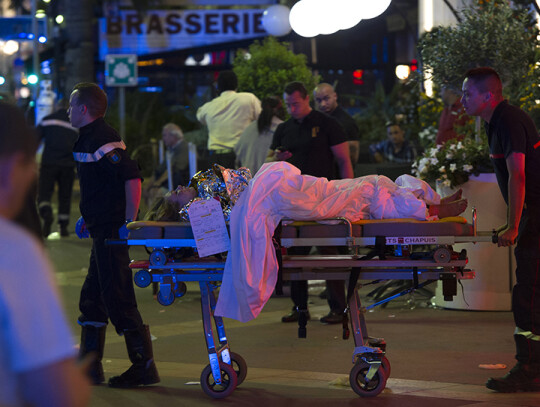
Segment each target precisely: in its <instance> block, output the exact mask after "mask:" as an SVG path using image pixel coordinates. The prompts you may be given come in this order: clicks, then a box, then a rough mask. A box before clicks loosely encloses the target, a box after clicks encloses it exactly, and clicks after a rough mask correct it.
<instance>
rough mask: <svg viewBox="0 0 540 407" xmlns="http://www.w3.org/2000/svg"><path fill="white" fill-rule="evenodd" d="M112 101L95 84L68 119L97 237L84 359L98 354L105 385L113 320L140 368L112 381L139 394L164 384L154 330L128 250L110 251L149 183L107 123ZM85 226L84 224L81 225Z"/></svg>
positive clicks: (82, 92) (88, 224)
mask: <svg viewBox="0 0 540 407" xmlns="http://www.w3.org/2000/svg"><path fill="white" fill-rule="evenodd" d="M106 110H107V95H106V94H105V92H103V90H101V88H100V87H99V86H98V85H96V84H94V83H84V82H83V83H79V84H77V85H75V87H74V89H73V92H72V93H71V97H70V99H69V109H68V115H69V120H70V122H71V124H72V126H73V127H76V128H78V129H79V138H78V139H77V142H76V143H75V146H74V147H73V156H74V158H75V162H76V164H77V173H78V175H79V182H80V186H81V202H80V205H79V206H80V209H81V214H82V219H83V222H84V223H85V228H86V229H87V230H88V231H89V232H90V236H91V237H92V240H93V242H92V252H91V253H90V265H89V267H88V274H87V275H86V279H85V281H84V284H83V287H82V290H81V297H80V301H79V309H80V311H81V315H80V316H79V318H78V321H77V322H78V323H79V325H81V326H82V333H81V347H80V355H81V356H84V355H85V354H88V353H95V354H96V355H97V357H96V360H95V361H94V363H93V365H92V366H91V369H90V372H89V373H90V377H91V379H92V381H93V382H94V384H99V383H101V382H103V381H104V380H105V377H104V375H103V367H102V364H101V358H102V357H103V347H104V345H105V330H106V328H107V323H108V321H109V319H110V320H111V323H112V324H113V325H114V327H115V328H116V332H117V333H118V334H119V335H124V339H125V341H126V347H127V351H128V355H129V359H130V360H131V362H132V363H133V364H132V366H131V367H130V368H129V369H128V370H127V371H126V372H124V373H122V374H121V375H119V376H115V377H111V378H110V379H109V386H111V387H135V386H139V385H146V384H153V383H158V382H159V375H158V372H157V369H156V365H155V363H154V357H153V352H152V342H151V340H150V331H149V329H148V325H143V321H142V318H141V314H140V313H139V310H138V309H137V300H136V298H135V290H134V289H133V279H132V277H131V270H130V269H129V262H130V259H129V253H128V247H127V246H118V245H113V246H109V245H107V244H106V243H105V241H106V239H118V238H119V237H120V234H121V233H124V232H125V223H127V222H128V221H129V220H134V219H136V217H137V212H138V209H139V203H140V200H141V175H140V174H139V169H138V166H137V163H136V162H135V161H133V160H132V159H131V158H130V157H129V155H128V153H127V152H126V146H125V144H124V142H123V141H122V140H121V139H120V137H119V136H118V133H117V132H116V131H115V130H114V129H113V128H112V127H110V126H109V125H108V124H107V123H105V120H104V119H103V117H104V115H105V111H106ZM80 222H81V221H80Z"/></svg>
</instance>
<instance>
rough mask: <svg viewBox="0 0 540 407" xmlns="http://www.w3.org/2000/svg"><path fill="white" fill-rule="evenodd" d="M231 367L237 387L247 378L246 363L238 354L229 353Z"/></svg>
mask: <svg viewBox="0 0 540 407" xmlns="http://www.w3.org/2000/svg"><path fill="white" fill-rule="evenodd" d="M231 366H232V368H233V370H234V371H235V373H236V378H237V379H238V383H237V384H236V385H237V386H239V385H241V384H242V382H243V381H244V380H245V378H246V376H247V368H248V367H247V363H246V361H245V360H244V358H243V357H242V356H240V355H239V354H238V353H234V352H231Z"/></svg>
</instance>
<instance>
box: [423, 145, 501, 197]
mask: <svg viewBox="0 0 540 407" xmlns="http://www.w3.org/2000/svg"><path fill="white" fill-rule="evenodd" d="M484 139H485V136H482V141H481V142H480V143H477V142H476V141H475V140H473V139H471V138H465V139H464V140H462V141H460V140H458V139H453V140H450V141H448V142H447V143H445V144H444V145H442V146H441V145H439V146H434V147H431V148H429V149H427V150H426V151H425V153H424V155H423V156H421V157H419V158H417V160H416V161H415V162H414V163H413V165H412V172H413V174H414V175H416V176H417V177H419V178H421V179H423V180H425V181H427V182H428V183H430V184H435V183H439V186H440V187H444V188H456V187H458V186H459V185H461V184H464V183H465V182H467V181H468V180H469V177H470V176H471V175H478V174H480V173H482V172H493V166H492V165H491V162H490V159H489V151H488V147H487V142H486V141H485V140H484Z"/></svg>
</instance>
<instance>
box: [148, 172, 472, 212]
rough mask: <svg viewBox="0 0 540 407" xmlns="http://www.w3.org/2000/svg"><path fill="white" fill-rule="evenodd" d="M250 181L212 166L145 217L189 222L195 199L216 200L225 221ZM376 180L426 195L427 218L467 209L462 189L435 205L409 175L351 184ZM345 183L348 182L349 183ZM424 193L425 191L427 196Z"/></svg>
mask: <svg viewBox="0 0 540 407" xmlns="http://www.w3.org/2000/svg"><path fill="white" fill-rule="evenodd" d="M250 180H251V173H250V171H249V170H248V169H247V168H240V169H238V170H231V169H225V168H223V167H222V166H219V165H215V166H214V167H213V168H211V169H209V170H207V171H204V172H202V171H201V172H199V173H197V174H196V175H195V176H194V177H193V178H192V179H191V181H190V183H189V185H188V186H182V185H179V186H178V187H177V188H176V189H175V190H173V191H169V192H168V193H167V194H166V195H165V197H163V198H162V199H160V200H159V201H157V202H156V204H154V206H153V208H152V209H151V210H150V211H149V213H148V214H147V216H146V217H145V218H146V219H148V220H162V221H175V220H178V221H188V220H189V218H188V215H187V209H188V208H189V205H190V204H191V203H192V202H193V201H194V200H196V199H197V198H198V199H210V198H217V199H219V201H220V202H221V205H222V208H223V213H224V215H225V218H226V220H229V219H230V212H231V210H232V207H233V206H234V203H235V202H236V200H237V199H238V197H239V196H240V194H241V193H242V191H243V190H244V188H245V187H246V185H247V184H248V183H249V181H250ZM375 180H378V181H379V182H378V183H379V184H384V185H385V188H390V189H391V190H392V189H394V190H399V189H400V188H404V189H406V190H409V191H410V190H421V191H422V194H421V195H419V196H418V197H416V198H411V197H409V200H411V199H412V200H414V199H420V200H422V199H424V197H425V196H427V197H428V201H426V204H427V210H428V214H427V217H426V218H427V219H432V218H435V217H437V218H445V217H450V216H457V215H459V214H461V213H463V211H465V209H466V208H467V200H466V199H463V198H462V190H461V189H460V190H458V191H456V192H455V193H454V194H452V195H450V196H447V197H444V198H441V199H440V201H439V203H434V202H437V199H436V196H437V195H436V194H435V193H434V191H432V190H431V188H430V187H429V185H427V184H426V183H425V182H424V181H422V180H420V179H417V178H414V177H412V176H409V175H406V176H402V177H399V178H398V179H397V180H396V182H392V181H391V180H390V179H388V178H386V177H384V176H377V175H368V176H364V177H358V178H355V179H354V180H353V182H355V183H356V184H357V185H358V186H359V187H360V186H361V185H362V183H363V182H366V181H371V182H374V181H375ZM348 181H349V182H350V181H351V180H348ZM335 182H339V181H335ZM424 191H427V193H426V192H424ZM429 199H431V200H429Z"/></svg>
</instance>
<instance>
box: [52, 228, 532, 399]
mask: <svg viewBox="0 0 540 407" xmlns="http://www.w3.org/2000/svg"><path fill="white" fill-rule="evenodd" d="M46 245H47V248H48V250H49V253H50V255H51V257H52V259H53V261H54V263H55V265H56V269H57V277H58V282H59V284H60V286H61V289H62V293H63V295H64V301H65V306H66V311H67V313H68V316H69V318H70V321H72V324H73V332H74V334H75V335H76V341H77V342H78V333H79V328H78V327H77V325H76V322H75V321H76V318H77V315H78V311H77V301H78V295H79V289H80V287H81V284H82V281H83V278H84V275H85V272H86V267H87V261H88V254H89V251H90V241H88V240H84V241H81V240H79V239H77V238H76V237H75V236H71V237H69V238H66V239H61V240H60V239H59V238H58V237H57V236H55V235H53V236H51V237H49V239H48V240H47V243H46ZM131 254H132V258H138V259H143V258H145V256H146V254H145V252H144V250H142V249H135V250H133V249H132V251H131ZM322 288H323V287H322V285H321V284H318V285H317V284H316V285H313V286H312V288H311V289H310V311H311V316H312V321H311V322H310V323H309V324H308V334H307V339H298V338H297V337H296V324H283V323H281V322H280V318H281V316H282V315H283V314H284V313H286V312H287V311H288V310H289V309H290V306H291V302H290V300H289V299H288V298H287V297H280V298H272V299H271V300H270V301H269V303H268V305H267V306H266V307H265V309H264V310H263V312H262V314H261V315H260V316H259V317H258V318H257V319H255V320H253V321H251V322H249V323H245V324H244V323H240V322H237V321H234V320H225V326H226V329H227V336H228V338H229V343H230V346H231V350H232V351H233V352H236V353H238V354H240V355H241V356H242V357H243V358H244V359H245V360H246V362H247V365H248V374H247V378H246V380H245V382H244V383H243V384H242V385H241V386H239V387H238V388H237V389H236V390H235V391H234V393H233V394H232V395H231V396H230V397H228V398H227V399H224V400H220V401H218V400H213V399H211V398H209V397H208V396H207V395H205V394H204V393H203V391H202V389H201V387H200V385H199V380H200V374H201V371H202V370H203V368H204V367H205V366H206V365H207V364H208V360H207V354H206V347H205V342H204V338H203V330H202V322H201V313H200V294H199V291H198V285H197V284H196V283H188V290H187V294H186V295H185V296H184V297H182V298H180V299H177V300H176V301H175V303H174V304H173V305H171V306H169V307H163V306H161V305H160V304H158V303H157V301H155V299H154V298H153V296H152V290H151V288H150V287H148V288H145V289H141V288H136V292H137V298H138V301H139V308H140V310H141V312H142V315H143V318H144V321H145V323H147V324H149V325H150V327H151V332H152V335H153V336H154V337H155V339H154V342H153V344H154V352H155V359H156V362H157V365H158V369H159V372H160V375H161V379H162V381H161V383H160V384H159V385H155V386H151V387H148V388H141V389H133V390H119V389H110V388H108V387H106V386H104V385H102V386H98V387H95V388H94V393H93V399H92V403H91V405H92V406H95V407H97V406H121V405H127V404H128V403H129V405H130V407H132V406H163V405H178V406H184V405H185V406H206V405H215V403H224V404H227V405H235V406H255V405H256V406H258V407H262V406H276V405H284V406H285V405H286V406H289V405H290V406H304V405H310V406H318V405H321V406H322V405H325V406H326V405H328V404H329V403H333V404H335V405H340V406H341V405H362V406H398V405H399V406H400V407H406V406H411V407H412V406H434V405H437V407H446V406H449V407H450V406H452V407H453V406H456V407H457V406H472V405H474V406H478V407H480V406H495V407H503V406H539V405H540V394H534V393H528V394H526V393H522V394H513V395H512V394H511V395H504V394H495V393H492V392H491V391H489V390H487V389H486V388H485V387H484V382H485V380H486V378H487V377H489V376H490V375H492V374H494V375H501V374H503V372H504V371H498V370H495V371H490V370H484V369H480V368H479V365H481V364H500V363H502V364H506V365H508V366H509V367H511V366H512V365H513V350H512V348H513V343H512V329H513V328H512V317H511V314H510V313H509V312H465V311H451V310H441V309H433V308H429V307H427V305H426V304H427V300H426V299H425V298H421V297H419V296H416V297H413V298H416V299H417V300H416V301H415V303H414V304H415V306H416V307H415V308H414V309H411V304H410V303H408V302H407V301H408V300H410V299H411V297H409V296H405V297H404V298H403V300H400V301H395V302H394V303H391V304H390V305H389V306H388V307H387V308H381V307H379V308H377V309H375V311H373V312H369V313H368V315H367V324H368V330H369V333H370V335H372V336H378V337H384V338H385V339H386V341H387V343H388V348H387V356H388V359H389V361H390V363H391V369H392V373H391V377H390V379H389V380H388V382H387V386H386V389H385V390H384V391H383V393H382V394H380V395H379V396H377V397H375V398H361V397H359V396H357V395H356V394H355V393H354V392H353V391H352V390H351V389H350V387H348V376H349V371H350V369H351V368H352V359H351V358H352V352H353V349H354V345H353V342H352V340H348V341H344V340H342V339H341V326H340V325H337V326H336V325H323V324H321V323H320V322H318V321H317V319H318V318H319V317H321V316H323V315H325V314H326V313H327V311H328V308H327V305H326V301H325V300H322V299H320V298H319V297H318V295H317V293H318V292H320V291H321V290H322ZM370 290H371V288H370V289H368V287H365V288H363V289H362V291H361V294H362V299H365V298H366V297H365V294H366V293H368V292H369V291H370ZM128 365H129V362H128V359H127V354H126V350H125V346H124V343H123V339H122V338H120V337H118V336H117V335H116V334H115V333H114V331H113V329H112V328H110V329H109V330H108V334H107V344H106V349H105V357H104V366H105V374H106V377H109V376H111V375H115V374H119V373H121V372H122V371H123V370H124V369H126V368H127V367H128Z"/></svg>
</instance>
